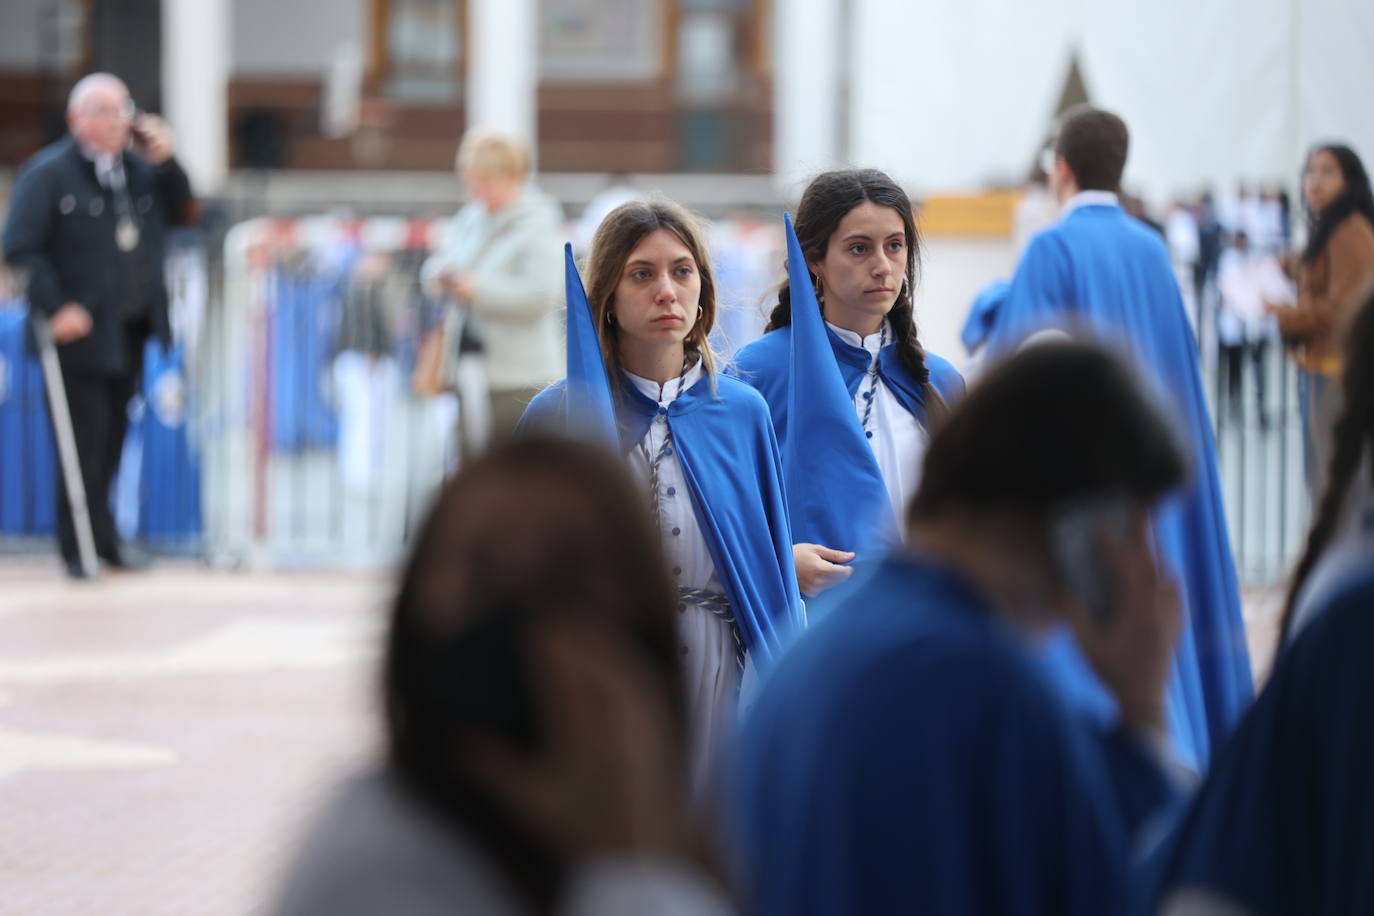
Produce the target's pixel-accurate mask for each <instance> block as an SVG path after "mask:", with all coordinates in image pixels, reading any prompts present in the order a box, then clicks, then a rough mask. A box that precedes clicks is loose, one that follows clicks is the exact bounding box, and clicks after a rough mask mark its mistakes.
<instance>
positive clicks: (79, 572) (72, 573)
mask: <svg viewBox="0 0 1374 916" xmlns="http://www.w3.org/2000/svg"><path fill="white" fill-rule="evenodd" d="M62 565H63V567H64V568H65V569H66V570H67V578H69V579H80V580H86V579H95V578H98V577H99V576H100V572H99V569H98V568H97V571H96V572H89V573H88V572H86V568H85V567H84V566H82V565H81V560H80V559H76V560H63V561H62Z"/></svg>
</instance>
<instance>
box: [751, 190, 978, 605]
mask: <svg viewBox="0 0 1374 916" xmlns="http://www.w3.org/2000/svg"><path fill="white" fill-rule="evenodd" d="M918 247H919V241H918V238H917V235H916V224H915V219H914V217H913V215H912V211H911V202H910V200H909V199H908V198H907V196H906V194H905V192H903V191H902V189H901V188H899V187H897V185H896V184H895V183H894V182H893V181H892V180H891V179H890V178H888V177H887V176H886V175H884V174H883V173H882V172H878V171H873V170H866V171H836V172H827V173H825V174H823V175H820V176H818V177H817V178H816V179H815V180H813V181H812V182H811V184H810V185H809V186H808V187H807V189H806V193H805V194H803V195H802V200H801V203H800V205H799V206H798V208H797V219H796V230H795V233H793V232H792V231H791V224H790V223H789V233H788V259H787V260H788V274H789V282H788V284H786V285H785V286H784V287H783V288H782V289H781V290H780V291H779V294H778V305H777V308H775V309H774V311H773V314H772V317H771V318H770V320H769V333H767V334H765V335H764V336H763V337H762V338H760V339H759V340H757V341H755V342H754V343H752V344H750V345H749V346H747V347H745V348H744V349H743V350H741V351H740V352H739V353H738V354H737V355H736V357H735V363H736V366H737V372H738V374H739V376H740V378H742V379H743V380H745V381H747V382H748V383H749V384H751V385H753V386H754V387H755V388H757V389H758V390H759V391H760V392H761V393H762V394H763V396H764V398H765V399H766V400H767V401H768V406H769V409H770V411H771V412H772V416H773V425H774V428H775V429H776V430H777V434H778V439H779V441H780V442H781V443H782V453H783V466H784V469H785V473H786V480H787V488H788V496H789V500H790V502H789V509H790V514H791V521H792V527H793V533H794V535H795V537H796V540H797V544H796V547H795V550H794V554H795V560H796V564H797V576H798V579H799V581H800V583H801V587H802V590H803V591H805V592H806V593H807V594H815V593H817V592H818V591H820V590H821V589H823V588H825V587H826V586H827V585H829V584H832V583H833V582H834V581H837V580H838V579H839V578H842V577H844V576H846V575H848V572H847V567H845V566H843V565H842V564H844V563H847V562H848V561H850V560H852V559H855V558H856V557H857V558H858V559H860V560H864V559H873V558H876V556H877V554H878V553H879V552H880V551H881V550H883V549H885V548H886V547H888V546H890V545H891V544H892V543H893V542H895V541H897V540H898V539H899V534H898V532H899V530H900V529H899V526H898V525H897V520H898V519H899V518H901V517H902V515H903V513H904V510H905V506H906V503H907V501H908V500H909V499H910V497H911V494H912V493H914V492H915V488H916V481H917V479H918V477H919V475H920V463H921V455H922V454H923V453H924V451H925V445H926V442H927V441H928V440H929V433H928V430H929V428H930V426H931V424H932V422H935V421H937V420H938V419H939V417H940V416H942V415H943V413H944V411H945V409H946V405H947V403H948V402H951V401H953V400H956V399H957V398H958V397H959V396H960V395H961V394H962V393H963V390H964V383H963V379H962V378H961V377H960V376H959V373H958V372H957V371H955V369H954V367H953V366H951V365H950V364H949V363H948V362H946V361H945V360H943V359H941V358H939V357H938V356H935V355H934V354H930V353H926V352H925V351H924V349H923V348H922V347H921V344H920V342H919V340H918V339H917V336H916V326H915V320H914V317H913V309H912V289H913V287H914V286H915V283H916V257H917V253H918ZM818 300H819V301H818Z"/></svg>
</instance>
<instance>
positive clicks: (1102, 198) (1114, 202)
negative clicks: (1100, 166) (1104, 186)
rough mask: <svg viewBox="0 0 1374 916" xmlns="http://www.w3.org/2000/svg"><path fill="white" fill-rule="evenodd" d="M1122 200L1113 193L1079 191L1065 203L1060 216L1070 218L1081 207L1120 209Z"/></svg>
mask: <svg viewBox="0 0 1374 916" xmlns="http://www.w3.org/2000/svg"><path fill="white" fill-rule="evenodd" d="M1119 206H1121V199H1120V198H1119V197H1117V196H1116V194H1114V193H1113V192H1111V191H1079V192H1078V193H1077V194H1075V195H1074V196H1073V197H1070V198H1069V199H1068V200H1066V201H1064V205H1063V206H1062V207H1060V208H1059V215H1060V216H1068V215H1069V214H1070V213H1072V212H1073V211H1074V210H1077V209H1078V208H1079V207H1119Z"/></svg>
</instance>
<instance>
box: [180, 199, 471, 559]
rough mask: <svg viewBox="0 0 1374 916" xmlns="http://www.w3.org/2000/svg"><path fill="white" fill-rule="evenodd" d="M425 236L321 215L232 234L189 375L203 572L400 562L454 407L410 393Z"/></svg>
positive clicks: (420, 328)
mask: <svg viewBox="0 0 1374 916" xmlns="http://www.w3.org/2000/svg"><path fill="white" fill-rule="evenodd" d="M436 229H437V226H436V225H432V224H430V223H429V222H424V221H406V220H402V219H369V220H355V219H349V218H330V217H319V218H308V219H302V220H278V219H267V218H263V219H255V220H250V221H248V222H245V223H240V224H239V225H237V226H234V227H233V228H232V229H231V230H230V231H229V233H228V235H227V237H226V240H225V245H224V297H223V303H222V307H221V308H220V309H219V310H218V311H217V312H216V313H215V315H214V316H213V318H212V319H211V322H210V326H209V327H208V328H207V332H206V339H207V341H208V346H207V347H206V348H205V351H204V360H205V365H204V367H203V372H202V375H201V378H202V401H201V404H202V416H201V429H202V434H203V437H204V442H205V449H204V474H205V487H204V501H205V509H204V515H205V534H204V539H205V548H206V555H207V558H208V559H209V560H210V561H211V562H212V563H215V564H217V565H226V566H237V565H242V564H253V565H262V564H266V565H270V566H274V567H279V568H280V567H292V566H320V565H346V566H374V565H379V564H386V563H391V562H394V561H396V560H397V559H398V558H399V557H400V555H401V553H402V551H403V550H404V547H405V545H406V543H407V542H408V539H409V537H410V535H411V534H412V532H413V531H414V529H415V527H416V525H417V524H418V523H419V522H420V521H421V520H422V518H423V513H424V511H425V509H426V508H427V506H428V503H429V501H430V499H431V498H432V497H433V495H434V493H435V492H436V490H437V488H438V486H439V485H440V483H441V482H442V480H443V478H444V475H445V473H447V472H448V471H450V470H451V469H452V467H453V465H454V463H455V461H456V430H457V416H458V403H457V400H456V398H455V397H454V396H452V395H448V394H444V395H438V396H422V395H418V394H416V393H415V392H414V390H413V388H412V386H411V377H412V373H413V370H414V366H415V360H416V354H417V351H418V349H419V345H420V342H421V340H422V339H423V337H424V335H425V334H426V333H428V332H430V331H431V330H432V329H433V328H435V327H436V326H437V324H438V320H439V315H440V312H439V306H438V303H436V302H433V301H432V300H430V299H429V298H428V297H426V296H425V295H424V294H423V293H422V291H421V289H420V285H419V267H420V264H421V263H422V262H423V259H424V257H425V256H426V255H427V254H428V251H429V249H430V247H431V244H430V240H431V237H432V236H433V235H434V233H435V231H436Z"/></svg>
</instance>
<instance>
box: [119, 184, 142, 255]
mask: <svg viewBox="0 0 1374 916" xmlns="http://www.w3.org/2000/svg"><path fill="white" fill-rule="evenodd" d="M114 198H115V213H116V214H117V215H116V219H115V244H116V245H118V246H119V250H120V251H123V252H125V253H126V254H127V253H128V252H130V251H133V250H134V249H135V248H137V247H138V235H139V232H138V220H137V219H136V218H135V217H134V207H133V201H132V200H130V199H129V189H128V188H127V187H125V185H124V183H123V182H120V183H119V185H118V186H117V187H116V188H115V189H114Z"/></svg>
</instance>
